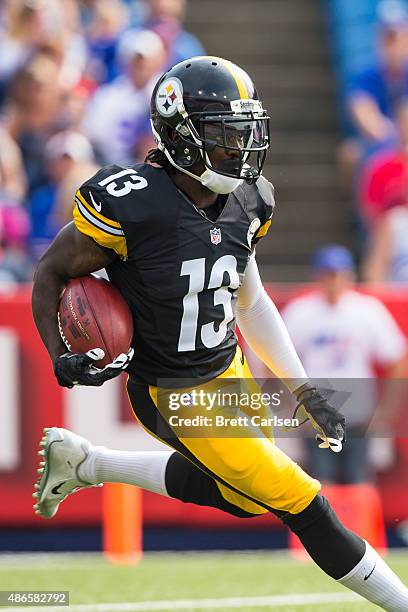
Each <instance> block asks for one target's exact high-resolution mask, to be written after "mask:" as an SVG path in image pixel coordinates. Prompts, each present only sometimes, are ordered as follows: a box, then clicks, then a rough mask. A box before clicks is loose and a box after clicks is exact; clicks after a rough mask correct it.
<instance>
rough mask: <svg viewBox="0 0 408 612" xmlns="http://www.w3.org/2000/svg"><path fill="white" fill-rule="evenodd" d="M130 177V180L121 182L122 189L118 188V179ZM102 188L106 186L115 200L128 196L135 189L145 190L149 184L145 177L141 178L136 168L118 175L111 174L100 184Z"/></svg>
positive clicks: (128, 169) (122, 171)
mask: <svg viewBox="0 0 408 612" xmlns="http://www.w3.org/2000/svg"><path fill="white" fill-rule="evenodd" d="M123 176H128V177H129V179H130V180H128V181H121V183H122V184H121V189H119V188H118V183H117V182H116V181H117V179H120V178H122V177H123ZM98 185H100V186H101V187H105V186H106V191H107V192H108V193H109V194H110V195H111V196H114V197H115V198H121V197H122V196H125V195H128V194H129V193H130V192H131V191H132V190H133V189H144V188H145V187H147V185H148V183H147V181H146V179H145V178H144V177H143V176H139V175H138V174H137V171H136V170H135V169H134V168H126V170H121V171H120V172H117V173H116V174H111V175H110V176H107V177H106V178H104V179H103V181H100V183H98Z"/></svg>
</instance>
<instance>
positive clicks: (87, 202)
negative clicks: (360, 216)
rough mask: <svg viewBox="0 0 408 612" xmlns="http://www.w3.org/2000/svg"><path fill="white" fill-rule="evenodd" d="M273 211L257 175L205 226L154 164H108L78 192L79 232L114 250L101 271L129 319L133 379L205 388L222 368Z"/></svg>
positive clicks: (228, 360) (231, 354) (269, 189)
mask: <svg viewBox="0 0 408 612" xmlns="http://www.w3.org/2000/svg"><path fill="white" fill-rule="evenodd" d="M273 207H274V198H273V187H272V185H271V184H270V183H269V182H268V181H267V180H266V179H265V178H262V177H261V178H260V179H258V181H257V182H256V183H255V184H253V185H248V184H246V183H243V184H242V185H241V186H240V187H238V189H236V190H235V191H234V192H233V193H232V194H230V195H229V196H228V198H227V200H226V202H225V205H224V207H223V209H222V211H221V213H220V215H219V216H218V218H217V219H216V220H215V221H211V220H210V219H209V218H208V217H207V216H206V214H205V210H199V209H198V208H196V207H195V206H194V204H193V203H192V202H191V201H190V200H189V199H188V198H187V196H185V195H184V194H183V193H182V192H180V191H179V190H178V189H177V187H176V185H175V184H174V183H173V181H172V180H171V178H170V177H169V175H168V174H167V172H166V171H165V170H164V169H162V168H156V167H154V166H152V165H150V164H136V165H134V166H132V167H129V168H123V167H120V166H116V165H115V166H108V167H105V168H102V169H101V170H100V171H99V172H98V173H97V174H95V176H93V177H92V178H91V179H89V180H88V181H86V182H85V183H84V184H83V185H82V186H81V187H80V189H79V190H78V191H77V194H76V206H75V209H74V221H75V224H76V227H77V229H78V230H79V231H81V232H83V233H84V234H86V235H88V236H90V237H91V238H93V239H94V240H95V241H96V242H97V243H98V244H100V245H102V246H103V247H106V248H109V249H113V250H114V251H115V252H116V253H117V254H118V257H116V258H115V259H114V261H113V263H112V264H111V265H110V266H109V267H108V268H107V273H108V276H109V279H110V280H111V282H112V283H113V284H114V285H115V286H116V287H117V288H118V289H119V291H120V292H121V294H122V295H123V297H124V298H125V300H126V301H127V303H128V304H129V306H130V309H131V311H132V314H133V320H134V338H133V344H132V346H133V347H134V350H135V354H134V357H133V360H132V362H131V364H130V366H129V368H128V372H129V374H130V375H131V377H132V378H133V379H136V380H139V381H141V382H144V383H148V384H151V385H157V384H158V380H160V379H167V385H168V386H170V385H171V386H174V387H177V386H182V383H181V384H179V385H178V383H177V379H185V378H189V379H191V378H193V379H197V380H199V381H200V382H205V381H207V380H210V379H212V378H215V377H216V376H218V375H219V374H221V373H222V372H223V371H225V370H226V369H227V367H228V366H229V364H230V363H231V361H232V359H233V357H234V353H235V349H236V345H237V338H236V334H235V302H236V294H237V289H238V288H239V286H240V284H241V283H242V279H243V276H244V272H245V268H246V266H247V262H248V258H249V256H250V254H251V248H252V245H253V244H254V243H255V242H256V241H257V240H259V238H261V237H262V236H264V235H265V234H266V232H267V231H268V228H269V225H270V223H271V216H272V212H273ZM169 380H172V381H173V382H172V383H169ZM180 382H181V381H180Z"/></svg>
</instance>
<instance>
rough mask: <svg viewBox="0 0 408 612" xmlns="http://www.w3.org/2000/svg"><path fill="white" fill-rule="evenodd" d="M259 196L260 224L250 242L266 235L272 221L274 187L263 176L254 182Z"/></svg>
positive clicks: (257, 240)
mask: <svg viewBox="0 0 408 612" xmlns="http://www.w3.org/2000/svg"><path fill="white" fill-rule="evenodd" d="M256 186H257V189H258V198H259V208H260V209H259V219H260V221H261V225H260V226H259V229H258V230H257V231H256V232H255V234H254V237H253V238H252V244H256V243H257V242H259V240H260V239H261V238H263V237H264V236H266V234H267V233H268V230H269V228H270V226H271V223H272V215H273V211H274V209H275V189H274V186H273V185H272V183H270V182H269V181H268V180H266V179H265V178H264V177H261V178H259V179H258V181H257V183H256Z"/></svg>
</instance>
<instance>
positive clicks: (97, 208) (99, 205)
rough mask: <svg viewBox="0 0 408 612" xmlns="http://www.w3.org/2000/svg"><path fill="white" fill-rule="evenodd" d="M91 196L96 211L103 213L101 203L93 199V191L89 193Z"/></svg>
mask: <svg viewBox="0 0 408 612" xmlns="http://www.w3.org/2000/svg"><path fill="white" fill-rule="evenodd" d="M89 196H90V198H91V201H92V204H93V205H94V208H95V209H96V210H97V211H98V212H101V210H102V204H101V202H99V203H97V202H95V199H94V197H93V195H92V192H91V191H90V192H89Z"/></svg>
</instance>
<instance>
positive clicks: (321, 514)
mask: <svg viewBox="0 0 408 612" xmlns="http://www.w3.org/2000/svg"><path fill="white" fill-rule="evenodd" d="M280 518H281V520H282V521H283V522H284V523H285V525H287V526H288V527H289V529H290V530H291V531H293V532H294V533H296V534H299V533H301V532H302V531H304V530H305V529H308V528H309V527H311V526H312V525H314V524H315V523H318V522H320V521H321V520H322V519H323V520H324V521H325V522H330V523H333V525H334V524H336V525H337V524H338V523H339V520H338V518H337V516H336V514H335V513H334V511H333V509H332V507H331V506H330V504H329V502H328V501H327V499H326V498H325V497H323V496H322V495H320V494H318V495H316V497H314V498H313V500H312V501H311V503H310V504H309V505H308V506H307V507H306V508H305V509H304V510H302V512H299V513H298V514H290V513H289V512H287V513H284V514H282V515H281V516H280Z"/></svg>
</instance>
